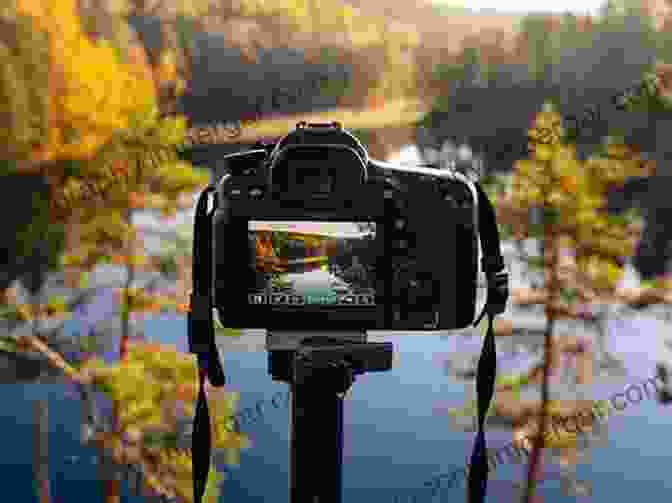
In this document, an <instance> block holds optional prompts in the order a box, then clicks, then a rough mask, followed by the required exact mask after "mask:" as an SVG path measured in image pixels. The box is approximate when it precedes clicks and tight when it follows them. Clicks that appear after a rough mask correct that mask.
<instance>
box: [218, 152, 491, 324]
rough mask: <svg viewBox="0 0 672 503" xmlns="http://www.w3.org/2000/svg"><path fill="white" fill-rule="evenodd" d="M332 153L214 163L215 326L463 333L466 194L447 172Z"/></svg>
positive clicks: (467, 296)
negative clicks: (217, 170)
mask: <svg viewBox="0 0 672 503" xmlns="http://www.w3.org/2000/svg"><path fill="white" fill-rule="evenodd" d="M332 141H333V140H332ZM335 147H337V145H335V144H329V145H322V146H320V145H319V144H315V142H313V144H308V145H306V144H302V145H299V146H298V148H294V149H292V142H285V143H284V144H278V145H277V146H276V148H275V150H274V152H273V154H271V155H269V153H268V152H267V151H265V150H256V151H251V152H247V153H243V154H234V155H231V156H227V158H226V159H225V160H224V161H223V162H224V164H226V166H227V169H226V171H227V172H228V174H227V175H225V176H224V177H222V179H221V180H220V182H219V186H218V190H217V192H218V195H217V207H216V210H215V213H214V218H213V225H214V229H213V230H214V247H213V261H214V262H213V264H214V270H215V274H214V284H213V287H214V299H215V306H216V308H217V309H218V313H219V317H220V320H221V321H222V323H223V324H224V325H225V326H227V327H231V328H266V329H275V330H374V329H375V330H439V329H454V328H463V327H466V326H468V325H469V324H470V323H472V322H473V320H474V316H475V307H476V306H475V300H476V284H477V273H478V255H479V253H478V249H479V248H478V234H477V228H476V222H477V218H476V198H475V195H474V193H473V191H472V189H471V187H470V186H469V183H468V182H467V181H466V180H464V179H460V178H459V177H458V176H456V175H455V174H454V173H452V172H450V171H443V170H436V169H427V168H402V167H399V166H395V165H392V164H388V163H383V162H379V161H375V160H369V159H368V158H366V157H365V159H366V162H365V163H364V162H359V161H362V160H363V156H362V155H360V154H359V152H358V150H357V149H356V148H354V147H353V146H352V145H345V146H344V147H343V148H335ZM311 149H312V150H311ZM283 152H285V153H289V154H290V155H289V156H288V157H287V158H284V159H283V158H282V157H281V155H278V154H279V153H280V154H282V153H283ZM311 158H312V160H313V162H311ZM279 159H280V161H279ZM273 161H277V162H275V164H274V163H273ZM293 161H295V162H293ZM279 166H280V168H278V167H279ZM274 170H276V171H275V172H274ZM339 180H340V183H339ZM344 180H347V181H344ZM304 182H305V183H304ZM302 183H303V184H304V185H303V186H301V184H302Z"/></svg>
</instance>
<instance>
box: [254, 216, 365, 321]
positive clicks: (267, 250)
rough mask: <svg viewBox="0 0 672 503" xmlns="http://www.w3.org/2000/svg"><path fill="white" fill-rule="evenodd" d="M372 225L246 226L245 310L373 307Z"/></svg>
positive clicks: (258, 223)
mask: <svg viewBox="0 0 672 503" xmlns="http://www.w3.org/2000/svg"><path fill="white" fill-rule="evenodd" d="M375 239H376V223H375V222H332V221H322V222H314V221H286V222H281V221H267V220H264V221H259V220H250V221H249V222H248V240H249V244H250V252H251V253H250V255H251V257H250V264H249V265H250V268H251V269H253V271H254V274H253V276H254V284H253V285H251V286H250V288H249V289H248V304H253V305H260V304H263V305H276V306H285V307H300V306H312V307H320V306H324V307H327V306H328V307H329V308H334V307H339V306H346V307H349V308H352V307H356V306H361V307H372V306H375V297H376V261H377V256H376V251H375V250H376V247H375V246H374V241H375Z"/></svg>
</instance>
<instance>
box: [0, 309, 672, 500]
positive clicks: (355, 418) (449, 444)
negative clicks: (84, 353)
mask: <svg viewBox="0 0 672 503" xmlns="http://www.w3.org/2000/svg"><path fill="white" fill-rule="evenodd" d="M185 328H186V324H185V320H184V318H176V317H172V316H163V317H157V318H154V319H150V320H146V321H145V334H146V335H147V337H148V338H150V339H152V340H156V341H161V342H164V343H174V344H176V345H177V346H178V347H179V348H182V349H186V332H185ZM250 337H251V339H250V344H249V347H250V349H251V350H247V349H246V350H239V349H235V350H232V351H226V352H225V354H224V368H225V371H226V374H227V378H228V385H227V388H228V389H231V390H234V391H238V392H239V393H240V399H241V401H240V407H241V408H246V407H252V406H254V405H255V404H256V403H257V402H258V401H260V400H270V398H271V397H272V396H273V394H274V393H276V392H278V391H282V390H285V389H286V385H285V384H284V383H279V382H274V381H272V379H271V377H270V376H269V374H268V371H267V361H268V360H267V353H266V352H265V351H263V350H262V348H263V341H260V340H257V341H253V340H252V339H253V338H254V337H257V338H259V336H250ZM370 340H380V341H382V340H387V341H391V342H393V343H394V347H395V362H394V366H393V369H392V370H390V371H388V372H383V373H371V374H366V375H364V376H360V377H359V378H358V379H357V381H356V382H355V384H354V385H353V387H352V389H351V392H350V394H349V396H348V398H347V400H346V404H345V412H344V423H345V440H344V468H343V486H344V501H345V502H362V503H364V502H366V503H372V502H376V503H377V502H380V503H387V502H390V503H391V502H395V501H412V500H411V499H407V498H408V496H409V495H416V497H418V499H417V501H418V502H424V501H427V502H428V503H430V501H431V500H430V497H429V495H428V493H426V492H425V491H423V490H421V488H422V485H423V483H424V482H425V481H427V480H428V479H429V478H431V476H433V475H435V474H439V473H447V472H451V471H452V470H454V469H455V468H457V467H459V466H461V465H463V464H464V460H465V458H466V457H467V456H468V454H469V453H470V451H471V447H472V442H473V433H471V432H466V433H465V432H462V431H457V430H456V429H455V428H454V427H452V426H451V423H450V421H449V419H448V418H447V416H446V415H445V414H441V413H437V412H436V409H437V404H440V405H441V406H443V405H445V404H448V405H450V404H452V405H453V406H458V405H460V404H462V403H463V401H464V399H465V384H464V383H463V382H461V381H458V380H457V379H455V378H450V377H447V376H446V372H445V370H444V368H443V365H442V364H441V357H440V356H437V355H441V354H445V353H446V352H449V351H453V350H454V349H455V348H454V342H453V340H452V339H451V338H449V337H446V336H439V335H407V336H404V335H392V334H390V335H375V336H373V337H371V338H370ZM241 347H242V346H240V345H239V346H237V348H241ZM641 370H642V377H644V375H650V373H651V372H650V371H649V369H648V367H647V368H642V369H641ZM652 370H653V369H651V371H652ZM469 387H473V384H467V385H466V388H467V389H469ZM614 389H615V388H614V386H611V390H612V391H611V392H613V390H614ZM604 390H605V393H606V392H608V390H607V388H605V389H604ZM0 394H1V397H2V400H3V401H2V403H3V404H4V407H2V409H0V431H1V432H2V435H3V437H2V446H3V449H2V450H1V451H0V463H1V464H2V470H1V471H0V473H1V474H2V475H1V477H2V479H3V481H4V482H5V483H4V484H3V485H4V488H5V491H6V492H5V494H4V498H3V501H14V502H26V503H28V502H37V498H36V496H35V495H34V491H33V487H32V484H33V478H32V466H31V455H32V454H31V452H32V451H31V448H32V446H31V436H32V430H31V423H32V408H31V406H32V402H33V401H34V400H36V399H46V400H47V401H48V403H49V470H50V477H51V484H52V495H53V500H54V502H58V503H77V502H79V501H81V502H87V503H88V502H93V501H100V500H101V499H100V498H101V495H102V492H101V491H102V490H101V484H100V482H99V481H98V479H97V477H98V474H97V471H96V465H95V463H94V460H95V451H94V450H92V449H88V448H84V447H81V446H80V444H79V424H80V423H79V417H80V416H79V414H80V412H79V402H78V401H76V400H72V399H67V398H64V396H63V388H62V387H61V386H60V385H47V384H34V385H5V386H3V387H2V388H1V390H0ZM602 398H608V396H603V397H602ZM264 410H265V415H264V416H263V418H262V420H260V421H256V422H254V423H252V424H250V425H247V426H245V427H244V428H243V430H244V431H245V432H246V433H247V434H248V435H249V437H250V440H251V441H252V447H251V448H250V449H248V450H245V451H242V452H241V462H240V466H238V467H229V468H228V472H229V475H228V480H227V481H226V482H225V483H224V487H223V495H222V500H221V501H222V502H223V501H227V502H231V501H234V502H237V503H238V502H240V503H243V502H273V503H283V502H285V501H288V497H287V481H288V410H287V408H286V407H284V408H280V409H276V408H274V407H266V408H265V409H264ZM671 410H672V409H670V408H665V407H662V406H659V405H656V403H655V401H653V400H651V401H643V402H642V403H640V404H638V405H631V406H630V407H628V409H627V410H626V411H625V412H624V414H623V415H622V416H621V417H615V418H611V419H610V420H609V424H608V442H606V443H605V444H603V445H602V446H600V447H594V448H592V449H591V452H590V457H589V458H588V459H584V463H583V464H580V465H579V466H578V467H577V478H578V479H583V480H588V481H589V482H590V486H591V489H592V496H593V497H594V498H597V500H598V501H613V500H617V501H630V500H634V499H636V498H637V497H641V496H644V495H646V499H647V501H661V500H663V499H665V497H666V496H668V495H669V490H670V489H672V483H671V482H669V481H668V480H667V477H666V474H667V468H666V464H667V462H668V461H669V458H670V456H669V452H668V449H669V447H668V442H667V440H666V439H667V438H669V437H668V436H669V431H670V429H669V427H670V418H669V416H670V411H671ZM487 438H488V440H489V446H490V447H497V446H503V445H504V444H506V443H507V442H509V441H510V440H511V434H510V431H506V430H504V429H502V430H498V429H494V428H493V429H491V430H489V432H488V437H487ZM545 466H546V475H547V477H548V478H549V480H548V481H547V482H544V484H543V485H542V486H541V487H540V488H539V492H540V494H542V495H543V498H544V501H545V502H547V503H555V502H560V501H566V500H567V498H568V496H566V495H564V494H563V493H562V492H561V490H560V483H559V481H558V480H557V473H558V472H559V468H558V467H557V465H554V464H553V463H547V464H546V465H545ZM522 477H523V467H522V466H521V465H509V466H505V465H503V466H500V467H498V468H497V472H496V474H495V476H494V479H493V481H492V482H491V486H490V494H489V496H488V499H487V501H489V502H497V503H500V502H505V501H512V500H513V497H514V494H515V493H514V490H513V489H512V485H511V481H512V480H522ZM401 497H403V498H404V499H399V498H401ZM444 500H445V501H451V502H453V501H454V502H461V501H464V496H463V491H462V490H460V489H453V490H451V491H450V492H446V493H442V497H441V501H444ZM122 501H124V502H133V503H135V502H140V501H142V498H140V497H137V496H133V497H132V496H129V494H128V492H125V494H124V496H123V499H122Z"/></svg>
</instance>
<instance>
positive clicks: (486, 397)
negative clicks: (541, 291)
mask: <svg viewBox="0 0 672 503" xmlns="http://www.w3.org/2000/svg"><path fill="white" fill-rule="evenodd" d="M474 185H475V187H476V191H477V194H478V227H479V232H480V237H481V248H482V250H483V258H482V263H481V267H482V269H483V272H484V273H485V276H486V278H487V282H488V293H487V297H486V301H485V306H484V307H483V311H482V312H481V314H480V315H479V316H478V318H476V321H475V322H474V326H476V325H478V324H479V323H480V321H481V319H482V318H483V316H484V315H485V314H487V315H488V329H487V332H486V334H485V339H484V341H483V348H482V349H481V356H480V358H479V360H478V367H477V371H476V397H477V404H478V431H477V433H476V442H475V444H474V450H473V451H472V454H471V461H470V463H469V467H470V468H469V485H468V493H467V494H468V503H483V501H485V494H486V489H487V485H488V470H489V466H488V455H487V454H488V450H487V446H486V442H485V432H484V428H485V418H486V414H487V412H488V410H489V409H490V403H491V402H492V397H493V395H494V393H495V377H496V374H497V354H496V348H495V333H494V330H493V326H492V325H493V321H494V317H495V316H496V315H498V314H501V313H503V312H504V311H505V310H506V301H507V299H508V296H509V290H508V288H509V287H508V283H509V276H508V274H507V272H506V271H505V269H504V265H505V264H504V258H503V257H502V254H501V244H500V241H499V231H498V229H497V218H496V214H495V209H494V208H493V206H492V203H491V202H490V200H489V199H488V196H487V194H486V193H485V191H484V190H483V188H482V187H481V186H480V185H479V184H478V183H474Z"/></svg>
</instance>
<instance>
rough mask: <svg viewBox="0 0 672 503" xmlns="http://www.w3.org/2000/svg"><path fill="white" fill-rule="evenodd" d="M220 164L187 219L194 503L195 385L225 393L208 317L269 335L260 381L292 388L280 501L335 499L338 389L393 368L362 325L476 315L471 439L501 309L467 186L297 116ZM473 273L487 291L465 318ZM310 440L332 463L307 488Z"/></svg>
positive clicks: (396, 325)
mask: <svg viewBox="0 0 672 503" xmlns="http://www.w3.org/2000/svg"><path fill="white" fill-rule="evenodd" d="M220 162H221V164H223V168H224V169H223V171H224V174H223V176H222V177H221V178H220V180H219V181H218V182H217V184H216V187H215V186H210V187H208V188H206V189H205V190H204V191H203V193H202V194H201V197H200V198H199V201H198V204H197V206H196V215H195V223H194V254H193V270H192V277H193V291H192V293H191V299H190V311H189V313H188V338H189V351H190V352H191V353H195V354H196V355H197V362H198V368H199V376H200V377H199V378H200V385H199V386H200V390H199V397H198V405H197V408H196V414H195V416H194V433H193V440H192V450H193V456H192V465H193V473H194V501H196V502H200V500H201V497H202V495H203V494H204V491H205V484H206V481H207V478H208V470H209V462H210V454H211V444H210V433H209V432H210V424H209V413H208V407H207V400H206V398H205V392H204V387H205V378H206V376H207V378H208V380H209V382H210V383H211V384H212V385H213V386H215V387H221V386H223V385H224V384H225V376H224V371H223V368H222V365H221V363H220V361H219V354H218V349H217V347H216V345H215V340H214V326H213V323H214V314H213V309H214V310H216V311H217V314H218V317H219V320H220V322H221V323H222V325H224V326H225V327H230V328H261V329H266V330H267V331H268V336H267V348H268V349H269V372H270V373H271V374H272V375H273V377H274V379H279V380H282V381H285V382H287V383H288V384H290V386H291V388H290V389H291V390H292V396H293V398H292V406H291V418H290V424H291V425H292V426H291V428H292V433H291V439H292V440H291V452H292V454H291V456H290V459H291V467H290V473H291V474H292V479H291V482H290V495H291V498H290V500H291V501H292V502H304V501H316V500H318V499H319V500H320V501H334V502H340V496H338V495H339V494H340V493H341V488H340V480H341V475H340V474H341V471H340V470H341V469H340V465H341V464H342V438H341V437H342V430H343V424H342V405H341V401H342V396H343V393H345V392H346V391H347V390H348V389H349V387H350V386H351V385H352V383H353V381H354V379H355V376H357V375H361V374H362V373H365V372H371V371H385V370H389V369H390V368H391V366H392V343H390V342H383V343H373V342H366V341H365V338H366V336H365V335H364V334H365V332H366V331H367V330H413V331H415V330H441V329H459V328H464V327H467V326H468V325H470V324H471V323H472V322H473V323H474V324H477V323H478V322H479V321H480V319H481V317H482V316H483V315H484V314H486V313H487V314H488V315H489V325H488V331H487V333H486V337H485V340H484V346H483V353H482V357H481V362H479V375H478V377H477V392H478V396H479V417H481V418H482V421H481V423H480V426H479V429H480V430H479V435H480V436H482V435H483V432H482V430H483V421H484V418H485V411H486V410H487V408H488V404H489V401H490V399H491V398H492V394H493V390H494V380H495V372H496V358H495V343H494V333H493V331H492V319H493V317H494V316H495V315H496V314H499V313H501V312H503V311H504V309H505V307H506V300H507V296H508V276H507V274H506V272H505V271H504V261H503V259H502V256H501V253H500V242H499V235H498V232H497V223H496V219H495V212H494V209H493V208H492V205H491V204H490V202H489V201H488V198H487V196H486V195H485V193H484V192H483V190H482V189H481V187H480V186H479V185H478V183H477V182H474V181H470V180H469V179H467V178H466V177H464V176H463V175H461V174H460V173H458V172H456V171H453V170H440V169H435V168H421V167H413V168H407V167H401V166H395V165H392V164H389V163H385V162H381V161H377V160H374V159H370V158H369V155H368V153H367V151H366V149H365V148H364V146H363V145H362V143H361V142H360V141H359V140H358V139H357V138H355V136H353V135H352V134H351V133H349V132H348V131H346V130H344V129H343V128H342V127H341V125H340V124H339V123H337V122H333V123H327V124H307V123H305V122H300V123H298V124H297V126H296V129H295V130H293V131H291V132H290V133H289V134H287V135H286V136H285V137H283V138H282V139H280V141H278V142H277V143H276V144H274V145H268V146H264V145H260V146H259V148H254V149H252V150H250V151H247V152H242V153H237V154H231V155H227V156H225V157H224V158H223V159H222V160H220ZM221 164H220V166H221ZM210 193H215V197H214V200H213V201H214V202H213V207H212V209H211V210H208V200H209V198H208V197H207V196H208V194H210ZM479 259H480V260H479ZM479 266H480V268H481V269H482V270H483V271H484V272H485V276H486V278H487V281H488V293H487V298H486V302H485V306H484V307H483V310H482V312H481V314H480V315H477V312H476V307H477V302H476V301H477V295H476V294H477V285H478V277H479ZM474 320H476V321H474ZM320 332H322V333H321V334H320ZM339 332H340V333H339ZM313 333H318V336H312V335H311V334H313ZM337 333H339V334H338V335H337ZM274 336H277V337H276V338H275V339H276V340H274ZM346 337H347V338H349V339H350V340H346ZM293 338H295V339H300V343H299V344H298V346H296V347H294V346H293V345H294V343H295V342H296V341H295V340H292V339H293ZM483 404H485V408H483ZM481 409H482V410H481ZM315 424H320V425H321V429H320V431H319V439H318V438H317V437H314V436H313V435H311V431H312V432H315V431H316V430H315V429H314V425H315ZM327 425H328V426H327ZM322 427H325V428H327V429H328V430H331V431H330V432H328V433H327V434H326V435H325V434H324V428H322ZM323 437H325V438H330V439H331V442H327V443H328V445H327V446H323V447H324V449H322V451H321V452H322V461H323V462H324V463H326V464H327V465H329V466H330V467H331V469H330V470H322V471H321V473H322V472H323V473H322V475H321V476H320V478H316V477H315V476H314V473H315V472H314V466H315V456H314V454H315V449H314V448H315V445H317V444H316V443H317V442H319V441H321V439H322V438H323ZM485 452H486V446H485V441H484V439H483V441H481V442H478V443H477V445H476V451H475V454H474V456H476V457H475V458H474V459H477V460H480V463H481V465H483V466H481V469H480V471H479V470H476V469H474V470H473V472H474V473H476V474H477V475H476V476H475V477H474V479H473V485H474V487H475V488H478V491H480V492H479V493H478V494H480V496H479V498H480V499H477V500H473V501H483V498H484V494H485V493H484V491H485V485H484V484H485V481H487V458H486V455H485ZM472 465H473V464H472ZM479 474H480V475H479ZM484 474H485V475H484ZM484 480H485V481H484ZM301 481H302V482H301ZM474 494H476V493H474Z"/></svg>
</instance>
